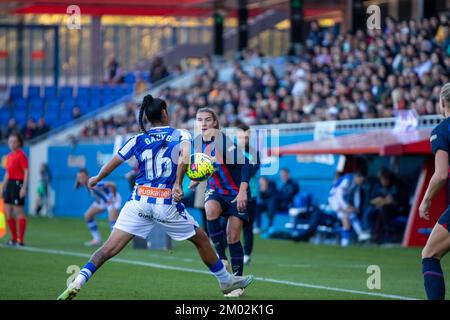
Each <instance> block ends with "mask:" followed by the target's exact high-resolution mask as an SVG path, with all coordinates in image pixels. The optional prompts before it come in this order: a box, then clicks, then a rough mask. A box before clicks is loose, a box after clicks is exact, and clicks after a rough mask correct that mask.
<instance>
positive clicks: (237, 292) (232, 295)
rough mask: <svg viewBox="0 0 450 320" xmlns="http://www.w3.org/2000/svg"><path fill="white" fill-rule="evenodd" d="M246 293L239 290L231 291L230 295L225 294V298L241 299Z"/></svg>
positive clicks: (243, 290)
mask: <svg viewBox="0 0 450 320" xmlns="http://www.w3.org/2000/svg"><path fill="white" fill-rule="evenodd" d="M244 293H245V289H242V288H239V289H236V290H233V291H231V292H230V293H227V294H224V295H223V296H224V297H226V298H239V297H241V296H243V295H244Z"/></svg>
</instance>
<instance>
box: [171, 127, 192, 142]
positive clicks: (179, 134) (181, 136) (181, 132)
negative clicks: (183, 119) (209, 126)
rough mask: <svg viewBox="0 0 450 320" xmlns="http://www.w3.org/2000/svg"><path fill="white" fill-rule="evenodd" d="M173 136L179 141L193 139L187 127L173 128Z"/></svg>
mask: <svg viewBox="0 0 450 320" xmlns="http://www.w3.org/2000/svg"><path fill="white" fill-rule="evenodd" d="M172 136H173V137H174V138H175V139H176V140H179V141H184V140H192V135H191V133H190V132H189V131H188V130H186V129H175V128H174V129H173V132H172Z"/></svg>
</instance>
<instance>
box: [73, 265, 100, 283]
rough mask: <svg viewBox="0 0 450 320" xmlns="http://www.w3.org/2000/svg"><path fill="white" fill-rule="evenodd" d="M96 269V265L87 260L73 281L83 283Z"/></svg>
mask: <svg viewBox="0 0 450 320" xmlns="http://www.w3.org/2000/svg"><path fill="white" fill-rule="evenodd" d="M96 270H97V267H96V266H95V265H94V264H93V263H92V262H90V261H89V262H88V263H86V265H85V266H84V267H83V269H81V271H80V274H79V275H78V276H77V277H76V279H75V281H76V282H78V283H79V284H80V285H84V284H85V283H86V282H87V281H88V280H89V279H90V278H91V277H92V275H93V274H94V272H95V271H96Z"/></svg>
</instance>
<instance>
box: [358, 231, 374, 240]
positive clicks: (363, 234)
mask: <svg viewBox="0 0 450 320" xmlns="http://www.w3.org/2000/svg"><path fill="white" fill-rule="evenodd" d="M370 238H371V236H370V233H369V232H361V233H360V234H359V235H358V241H366V240H369V239H370Z"/></svg>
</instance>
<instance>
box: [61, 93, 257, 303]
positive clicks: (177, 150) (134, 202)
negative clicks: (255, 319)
mask: <svg viewBox="0 0 450 320" xmlns="http://www.w3.org/2000/svg"><path fill="white" fill-rule="evenodd" d="M144 116H145V118H146V119H147V120H148V121H149V122H151V124H152V125H153V126H154V127H152V128H151V129H150V130H149V131H148V132H147V130H146V129H145V126H144ZM169 120H170V119H169V115H168V112H167V105H166V103H165V101H163V100H161V99H154V98H153V97H152V96H151V95H147V96H145V97H144V100H143V102H142V105H141V107H140V112H139V126H140V128H141V130H142V132H143V133H141V134H138V135H136V136H134V137H132V138H131V139H129V140H128V141H127V142H126V143H125V145H124V146H123V147H122V148H121V149H120V150H119V151H118V153H117V154H116V155H115V156H114V157H113V158H112V159H111V160H110V161H109V162H108V163H107V164H106V165H105V166H104V167H103V168H102V169H101V170H100V172H99V173H98V175H97V176H95V177H92V178H90V179H89V182H88V187H89V188H94V187H95V186H96V185H97V184H98V183H99V182H100V181H101V180H102V179H103V178H105V177H106V176H108V175H109V174H110V173H111V172H112V171H113V170H114V169H115V168H117V167H118V166H119V165H120V164H122V163H123V162H124V161H126V160H128V159H130V158H131V157H132V156H134V157H136V159H137V161H138V163H139V174H138V176H137V177H136V186H135V188H134V190H133V192H132V194H131V195H130V197H129V198H128V201H127V202H126V203H125V206H124V207H123V208H122V210H121V212H120V215H119V218H118V219H117V222H116V224H115V226H114V229H113V231H112V232H111V235H110V236H109V238H108V240H107V241H106V242H105V243H104V244H103V246H102V247H100V248H99V249H98V250H97V251H96V252H95V253H94V254H93V255H92V256H91V259H90V260H89V262H88V263H87V264H86V265H85V266H84V267H83V269H82V270H81V271H80V274H79V275H78V276H77V277H76V278H75V280H74V281H73V282H72V283H71V284H70V285H69V287H68V288H67V289H66V290H65V291H64V292H63V293H62V294H61V295H60V296H59V297H58V299H59V300H69V299H72V298H74V297H75V296H76V294H77V293H78V292H79V290H80V288H81V287H82V286H83V285H84V284H85V283H86V281H87V280H89V278H90V277H91V276H92V274H93V273H94V272H95V271H96V270H97V269H98V268H100V267H101V266H102V265H103V263H105V262H106V261H107V260H108V259H110V258H112V257H113V256H115V255H116V254H117V253H119V252H120V251H121V250H122V249H123V248H124V247H125V246H126V245H127V243H128V242H129V241H130V240H131V239H132V238H133V237H134V236H138V237H141V238H144V239H145V238H147V236H148V234H149V233H150V232H151V230H152V228H153V226H154V225H155V224H158V225H159V226H160V227H161V228H162V229H163V230H164V231H166V233H167V234H168V235H169V236H170V237H172V239H174V240H178V241H181V240H189V241H191V242H192V243H193V244H194V245H195V246H196V248H197V250H198V253H199V255H200V257H201V258H202V260H203V262H204V263H205V264H206V265H207V266H208V267H209V269H210V271H211V272H212V273H213V274H214V276H215V277H216V278H217V279H218V281H219V284H220V288H221V290H222V292H223V293H224V294H226V293H229V292H231V291H233V290H236V289H238V288H245V287H247V286H248V285H249V284H250V283H251V282H252V280H253V276H247V277H239V276H233V275H232V274H230V273H228V272H227V271H226V269H225V267H224V265H223V264H222V261H221V260H220V259H218V257H217V256H216V253H215V252H214V249H213V248H212V246H211V244H210V243H209V240H208V236H207V235H206V234H205V232H204V231H203V230H202V229H200V228H199V227H198V224H197V222H196V221H195V220H194V219H193V218H192V216H191V215H190V214H189V213H188V212H187V211H186V209H185V207H184V205H183V204H182V203H181V202H179V201H180V200H181V198H182V197H183V195H184V194H183V189H182V182H183V177H184V174H185V172H186V170H187V165H188V163H189V158H190V145H191V143H190V140H191V138H190V134H189V133H188V132H186V131H182V130H177V129H174V128H171V127H169ZM179 163H180V165H179Z"/></svg>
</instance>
